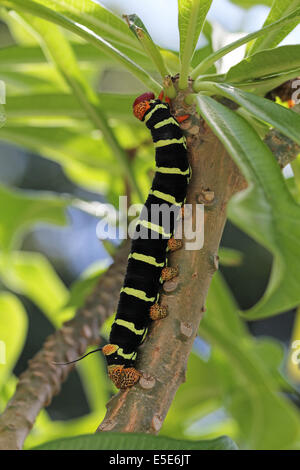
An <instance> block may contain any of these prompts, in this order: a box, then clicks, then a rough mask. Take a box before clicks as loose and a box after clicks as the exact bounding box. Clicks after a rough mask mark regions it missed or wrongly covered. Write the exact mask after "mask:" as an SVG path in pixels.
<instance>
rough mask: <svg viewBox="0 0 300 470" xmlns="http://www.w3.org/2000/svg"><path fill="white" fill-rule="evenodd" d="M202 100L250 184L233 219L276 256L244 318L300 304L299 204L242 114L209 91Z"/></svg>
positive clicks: (235, 202) (235, 203) (232, 207)
mask: <svg viewBox="0 0 300 470" xmlns="http://www.w3.org/2000/svg"><path fill="white" fill-rule="evenodd" d="M197 105H198V107H199V111H200V113H201V115H202V116H203V118H204V119H205V120H206V121H207V123H208V125H209V126H210V127H211V128H212V130H213V132H214V133H215V134H216V135H217V137H218V138H219V139H220V140H221V142H222V143H223V144H224V146H225V148H226V149H227V151H228V152H229V154H230V155H231V156H232V158H233V159H234V160H235V162H236V163H237V165H238V166H239V167H240V169H241V171H242V172H243V174H244V176H245V177H246V179H247V180H248V183H249V186H248V188H247V190H245V191H243V192H241V193H239V194H237V195H236V196H235V197H234V198H233V199H232V200H231V202H230V204H229V215H230V218H231V220H232V221H233V222H234V223H235V224H236V225H238V226H239V227H240V228H241V229H242V230H244V231H245V232H247V233H248V234H249V235H250V236H252V237H253V238H254V239H255V240H257V241H258V242H259V243H261V244H262V245H264V246H265V247H266V248H267V249H268V250H270V251H271V252H272V254H273V255H274V261H273V267H272V273H271V277H270V280H269V284H268V286H267V289H266V291H265V293H264V295H263V297H262V299H261V300H260V301H259V302H258V303H257V304H256V305H255V306H254V307H252V308H251V309H250V310H248V311H247V312H246V313H245V317H246V318H247V319H257V318H263V317H267V316H270V315H274V314H276V313H279V312H282V311H286V310H289V309H290V308H293V307H295V306H296V305H299V304H300V291H299V288H298V286H299V283H300V273H299V269H298V265H299V261H300V207H299V205H298V204H296V203H295V201H294V199H293V198H292V196H291V194H290V192H289V190H288V188H287V186H286V184H285V181H284V179H283V177H282V174H281V172H280V169H279V166H278V165H277V162H276V160H275V158H274V156H273V154H272V153H271V151H270V150H269V149H268V147H267V146H266V145H265V144H264V143H263V142H262V141H261V140H260V138H259V137H258V135H257V134H256V133H255V131H254V130H253V129H252V127H251V126H250V125H249V124H248V123H247V122H246V121H245V120H244V119H243V118H241V117H240V116H239V115H237V114H236V113H234V112H233V111H231V110H230V109H227V108H226V107H224V106H223V105H221V104H220V103H217V102H216V101H214V100H213V99H212V98H210V97H208V96H199V97H198V98H197Z"/></svg>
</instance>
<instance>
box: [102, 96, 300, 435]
mask: <svg viewBox="0 0 300 470" xmlns="http://www.w3.org/2000/svg"><path fill="white" fill-rule="evenodd" d="M183 99H184V96H183V94H182V93H179V95H178V96H177V98H176V100H175V101H174V103H173V106H174V109H173V112H174V114H175V115H176V114H178V115H180V114H186V113H189V114H191V118H190V119H189V121H188V124H187V128H186V129H185V130H186V133H187V143H188V150H189V161H190V164H191V166H192V172H193V173H192V180H191V183H190V185H189V190H188V195H187V203H190V204H192V205H193V214H190V215H188V214H186V213H185V216H184V217H185V218H187V217H192V219H193V227H195V210H194V209H195V205H196V203H203V204H204V206H205V212H204V245H203V248H202V249H201V250H197V251H187V250H183V249H182V250H179V251H178V252H175V253H173V254H172V255H171V256H170V265H171V266H172V265H173V266H174V265H178V267H179V272H180V275H179V277H177V278H175V279H173V280H172V281H169V282H166V283H165V284H164V286H163V291H162V296H161V303H162V304H163V305H164V306H167V308H168V312H169V315H168V317H167V318H166V319H164V320H161V321H158V322H155V323H154V324H153V325H152V328H151V330H150V332H149V334H148V336H147V338H146V341H145V342H144V344H143V345H142V346H141V347H140V348H139V351H140V353H139V362H138V368H139V370H140V371H141V372H142V377H141V379H140V382H139V383H138V384H137V385H136V386H135V387H133V388H131V389H127V390H125V391H120V392H119V393H118V394H117V395H115V396H114V397H113V398H112V399H111V400H110V401H109V403H108V404H107V413H106V416H105V418H104V420H103V422H102V423H101V424H100V425H99V427H98V429H97V431H98V432H101V431H115V432H141V433H152V434H157V433H158V432H159V431H160V429H161V426H162V424H163V421H164V419H165V417H166V414H167V412H168V410H169V407H170V405H171V403H172V401H173V398H174V396H175V393H176V391H177V389H178V387H179V386H180V384H181V383H182V382H184V380H185V374H186V366H187V360H188V357H189V354H190V352H191V349H192V346H193V342H194V339H195V336H196V335H197V331H198V327H199V323H200V321H201V318H202V316H203V312H204V311H205V299H206V295H207V292H208V288H209V285H210V282H211V279H212V276H213V274H214V273H215V271H216V270H217V269H218V259H219V258H218V249H219V245H220V241H221V237H222V233H223V229H224V225H225V222H226V206H227V203H228V201H229V200H230V198H231V197H232V195H233V194H235V193H236V192H238V191H240V190H242V189H245V188H246V187H247V182H246V180H245V179H244V177H243V175H242V174H241V173H240V171H239V169H238V168H237V166H236V164H235V163H234V162H233V160H232V159H231V158H230V156H229V155H228V154H227V152H226V151H225V149H224V147H223V145H222V144H221V143H220V141H219V140H218V139H217V138H216V137H215V135H214V134H213V133H212V132H211V130H210V129H209V128H208V126H207V125H206V124H205V123H204V122H203V121H202V120H201V119H200V118H199V116H198V115H197V113H196V111H195V108H194V107H190V108H187V106H186V105H184V102H183ZM182 127H183V125H182ZM266 143H267V144H268V145H269V146H270V147H272V150H273V151H274V153H275V156H276V158H277V160H278V162H279V164H280V165H281V166H284V165H285V164H286V163H287V159H286V156H283V153H284V152H288V154H289V158H290V159H291V160H292V159H294V158H296V156H297V153H298V152H299V147H295V146H294V144H293V143H291V141H290V140H289V139H286V138H285V137H284V136H283V135H281V136H279V135H278V133H275V131H270V133H269V135H268V136H267V139H266ZM276 144H277V145H276ZM291 144H293V145H291Z"/></svg>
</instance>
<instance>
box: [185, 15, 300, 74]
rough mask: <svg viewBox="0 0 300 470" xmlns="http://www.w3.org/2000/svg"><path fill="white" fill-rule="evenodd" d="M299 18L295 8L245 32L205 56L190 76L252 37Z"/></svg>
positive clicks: (203, 69)
mask: <svg viewBox="0 0 300 470" xmlns="http://www.w3.org/2000/svg"><path fill="white" fill-rule="evenodd" d="M299 20H300V8H297V10H295V11H293V12H292V13H290V14H289V15H287V16H284V17H283V18H281V19H279V20H278V21H275V22H274V23H271V24H269V25H267V26H264V27H263V28H262V29H259V30H258V31H254V32H253V33H250V34H247V35H246V36H243V37H242V38H240V39H238V40H237V41H234V42H232V43H231V44H228V45H226V46H224V47H222V48H221V49H219V50H218V51H216V52H214V53H213V54H210V55H209V56H208V57H206V58H205V59H204V60H203V61H202V62H201V63H200V64H199V65H198V66H197V67H196V68H195V69H194V70H193V72H192V73H191V78H192V79H196V78H197V77H198V76H199V75H202V74H203V73H205V72H206V71H207V70H208V69H209V68H210V67H211V66H212V65H213V64H214V63H215V62H216V61H217V60H219V59H221V58H222V57H224V56H225V55H226V54H228V53H229V52H231V51H233V50H235V49H237V48H238V47H240V46H242V45H244V44H247V43H248V42H250V41H252V39H256V38H259V37H260V36H264V35H265V34H268V33H270V32H274V31H280V30H282V28H283V27H285V26H287V25H290V24H294V23H295V22H299Z"/></svg>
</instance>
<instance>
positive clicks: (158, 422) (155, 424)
mask: <svg viewBox="0 0 300 470" xmlns="http://www.w3.org/2000/svg"><path fill="white" fill-rule="evenodd" d="M162 424H163V419H162V417H161V416H160V415H158V414H155V415H154V416H153V418H152V428H153V429H154V431H155V432H159V431H160V429H161V427H162Z"/></svg>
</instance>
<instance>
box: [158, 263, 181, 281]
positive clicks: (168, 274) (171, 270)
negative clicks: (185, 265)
mask: <svg viewBox="0 0 300 470" xmlns="http://www.w3.org/2000/svg"><path fill="white" fill-rule="evenodd" d="M178 274H179V269H178V268H177V267H176V268H175V267H170V266H167V267H165V268H163V269H162V271H161V279H162V281H170V280H171V279H173V277H176V276H178Z"/></svg>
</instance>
